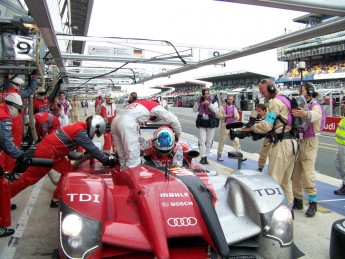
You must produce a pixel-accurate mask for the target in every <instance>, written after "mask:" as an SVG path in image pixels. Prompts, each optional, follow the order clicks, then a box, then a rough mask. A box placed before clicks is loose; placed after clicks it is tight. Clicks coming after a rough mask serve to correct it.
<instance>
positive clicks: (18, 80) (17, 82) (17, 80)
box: [11, 77, 24, 87]
mask: <svg viewBox="0 0 345 259" xmlns="http://www.w3.org/2000/svg"><path fill="white" fill-rule="evenodd" d="M11 84H14V85H16V86H19V87H20V86H22V85H24V80H23V79H21V78H20V77H15V78H13V79H12V80H11Z"/></svg>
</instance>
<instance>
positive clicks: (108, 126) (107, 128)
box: [105, 122, 111, 132]
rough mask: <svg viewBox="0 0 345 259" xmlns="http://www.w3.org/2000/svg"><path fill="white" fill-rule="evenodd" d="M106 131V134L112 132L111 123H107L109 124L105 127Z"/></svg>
mask: <svg viewBox="0 0 345 259" xmlns="http://www.w3.org/2000/svg"><path fill="white" fill-rule="evenodd" d="M105 131H106V132H110V131H111V123H109V122H107V124H106V125H105Z"/></svg>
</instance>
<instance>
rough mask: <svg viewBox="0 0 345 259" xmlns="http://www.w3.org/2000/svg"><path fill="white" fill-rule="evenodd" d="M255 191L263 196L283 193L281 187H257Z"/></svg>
mask: <svg viewBox="0 0 345 259" xmlns="http://www.w3.org/2000/svg"><path fill="white" fill-rule="evenodd" d="M253 192H256V193H257V194H259V196H261V197H262V196H264V195H269V196H270V195H283V193H282V192H281V189H280V188H265V189H257V190H253Z"/></svg>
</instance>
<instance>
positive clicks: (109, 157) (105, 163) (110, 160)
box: [103, 155, 119, 168]
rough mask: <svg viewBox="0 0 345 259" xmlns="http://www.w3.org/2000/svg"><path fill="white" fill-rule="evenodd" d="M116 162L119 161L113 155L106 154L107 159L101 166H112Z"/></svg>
mask: <svg viewBox="0 0 345 259" xmlns="http://www.w3.org/2000/svg"><path fill="white" fill-rule="evenodd" d="M116 164H119V161H118V160H117V159H115V157H114V156H112V155H108V160H107V161H105V162H104V163H103V166H107V167H110V168H113V167H115V165H116Z"/></svg>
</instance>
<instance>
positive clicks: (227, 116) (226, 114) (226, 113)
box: [216, 95, 247, 162]
mask: <svg viewBox="0 0 345 259" xmlns="http://www.w3.org/2000/svg"><path fill="white" fill-rule="evenodd" d="M216 117H217V118H218V119H219V120H220V127H219V128H220V132H219V143H218V151H217V160H218V161H223V158H222V153H223V148H224V144H225V140H226V138H227V137H228V136H229V132H230V130H228V129H226V124H229V123H233V122H235V121H237V120H238V119H239V118H240V115H239V114H238V111H237V107H236V105H235V103H234V96H232V95H228V96H227V97H226V99H225V103H224V104H223V105H222V106H220V108H219V110H218V112H217V114H216ZM232 145H233V147H234V149H235V150H236V151H241V145H240V140H239V138H234V140H232ZM245 160H247V158H242V160H241V162H243V161H245Z"/></svg>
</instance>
